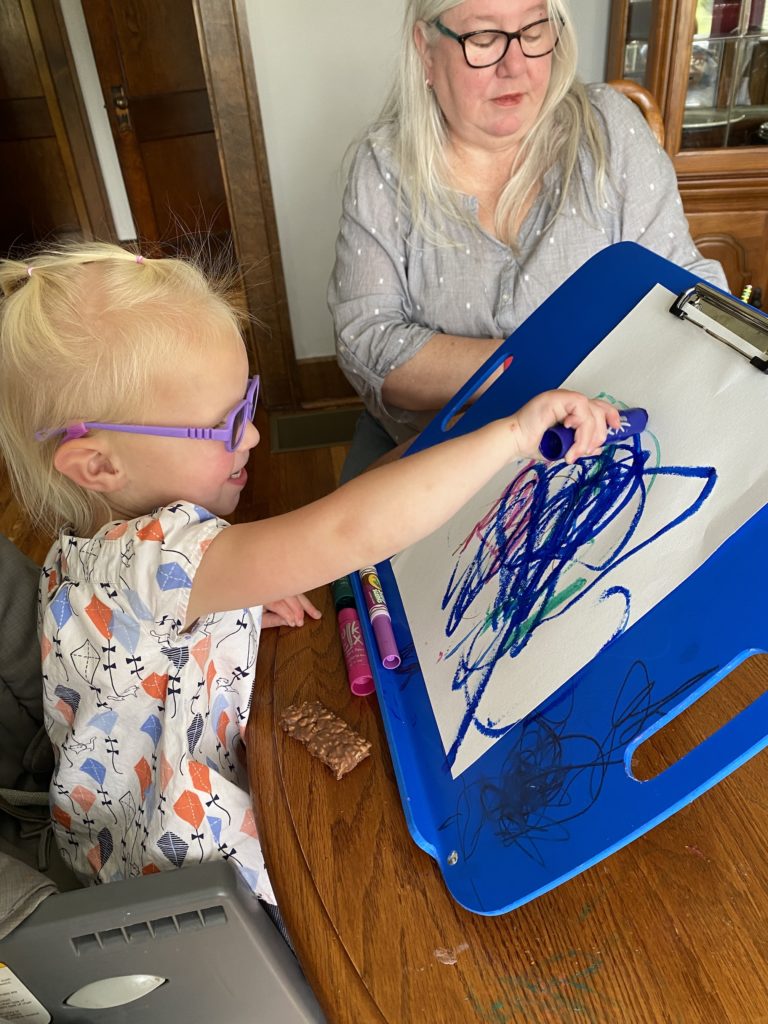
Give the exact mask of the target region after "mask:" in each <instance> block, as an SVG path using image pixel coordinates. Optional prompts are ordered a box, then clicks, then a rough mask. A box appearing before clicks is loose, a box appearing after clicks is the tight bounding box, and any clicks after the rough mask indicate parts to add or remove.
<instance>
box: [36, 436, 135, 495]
mask: <svg viewBox="0 0 768 1024" xmlns="http://www.w3.org/2000/svg"><path fill="white" fill-rule="evenodd" d="M53 465H54V466H55V468H56V469H57V470H58V471H59V473H61V474H62V476H66V477H68V478H69V479H70V480H71V481H72V482H73V483H76V484H77V485H78V487H83V488H84V489H85V490H86V491H98V492H99V493H101V494H110V493H111V492H112V491H116V490H119V488H120V487H122V486H123V484H124V483H125V480H124V474H123V471H122V469H121V467H120V463H119V461H118V460H116V459H115V458H114V457H113V456H111V455H110V454H109V452H105V451H102V450H101V449H100V448H98V447H96V446H94V445H92V444H88V443H87V442H85V441H81V440H79V439H78V440H72V441H67V442H66V443H65V444H63V445H61V446H60V447H59V448H57V449H56V453H55V455H54V456H53Z"/></svg>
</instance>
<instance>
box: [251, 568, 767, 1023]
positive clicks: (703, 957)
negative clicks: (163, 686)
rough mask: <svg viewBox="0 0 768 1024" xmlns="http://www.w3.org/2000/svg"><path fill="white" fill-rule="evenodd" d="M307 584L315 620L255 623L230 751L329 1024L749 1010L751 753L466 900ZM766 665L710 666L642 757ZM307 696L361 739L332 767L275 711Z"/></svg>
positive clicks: (694, 738) (753, 875)
mask: <svg viewBox="0 0 768 1024" xmlns="http://www.w3.org/2000/svg"><path fill="white" fill-rule="evenodd" d="M312 597H313V599H314V600H315V601H316V603H317V604H318V606H319V607H321V608H322V609H323V612H324V615H323V619H322V620H321V621H320V622H319V623H312V624H310V625H307V626H305V627H303V628H302V629H301V630H294V631H288V630H280V631H279V632H276V631H272V630H270V631H265V633H264V634H263V638H262V648H261V651H260V654H259V665H258V674H257V683H256V700H255V703H254V709H253V712H252V716H251V722H250V726H249V733H248V749H249V763H250V773H251V785H252V789H253V793H254V798H255V805H256V810H257V817H258V821H259V827H260V831H261V835H262V842H263V844H264V848H265V852H266V856H267V863H268V866H269V870H270V873H271V875H272V879H273V883H274V886H275V891H276V893H277V896H278V900H279V902H280V905H281V907H282V911H283V914H284V917H285V919H286V922H287V924H288V928H289V931H290V933H291V935H292V936H293V940H294V943H295V945H296V948H297V950H298V953H299V958H300V960H301V962H302V965H303V966H304V969H305V972H306V974H307V976H308V978H309V980H310V982H311V984H312V986H313V988H314V990H315V992H316V993H317V996H318V998H319V1000H320V1002H321V1004H322V1006H323V1008H324V1010H325V1012H326V1014H327V1016H328V1019H329V1021H331V1022H334V1024H335V1022H339V1024H342V1022H344V1024H347V1022H348V1024H364V1022H368V1021H371V1022H377V1021H387V1022H392V1024H407V1022H411V1021H413V1022H416V1021H425V1022H426V1021H430V1022H440V1024H453V1022H457V1024H459V1022H464V1021H487V1022H494V1024H504V1022H507V1021H529V1022H541V1024H544V1022H552V1021H584V1022H594V1024H603V1022H604V1024H618V1022H628V1024H660V1022H669V1024H715V1022H734V1024H746V1022H750V1024H757V1022H761V1021H768V972H766V954H767V953H768V932H766V928H765V918H766V905H767V901H768V868H767V867H766V857H765V852H764V837H765V835H766V834H768V798H766V795H765V788H764V778H765V766H766V762H765V757H764V755H758V756H757V757H756V758H754V759H753V760H752V761H751V762H749V763H748V764H747V765H745V766H744V767H743V768H741V769H739V770H738V771H737V772H736V773H734V774H733V775H731V776H730V777H729V778H727V779H725V780H724V781H723V782H721V783H720V784H718V785H717V786H716V787H715V788H714V789H712V790H710V791H709V792H708V793H706V794H704V796H702V797H700V798H699V799H698V800H697V801H696V802H694V803H693V804H691V805H689V806H688V807H686V808H685V809H683V810H682V811H680V812H678V813H677V814H676V815H675V816H673V817H672V818H671V819H668V821H666V822H665V823H663V824H662V825H660V826H658V827H657V828H656V829H654V830H653V831H651V832H649V833H647V834H646V835H645V836H643V837H641V838H640V839H638V840H636V841H635V842H634V843H632V844H630V845H629V846H627V847H625V848H624V849H623V850H620V851H619V852H618V853H616V854H614V855H613V856H611V857H609V858H607V859H606V860H604V861H602V862H600V863H599V864H597V865H595V866H594V867H592V868H590V869H589V870H587V871H585V872H584V873H583V874H581V875H579V876H577V877H576V878H574V879H572V880H571V881H569V882H567V883H565V884H564V885H562V886H560V887H559V888H557V889H555V890H554V891H552V892H549V893H547V894H545V895H543V896H541V897H539V898H538V899H537V900H534V901H533V902H531V903H529V904H527V905H525V906H524V907H521V908H519V909H518V910H515V911H512V912H510V913H508V914H505V915H501V916H497V917H482V916H479V915H475V914H472V913H469V912H468V911H465V910H463V909H462V908H461V907H460V906H458V904H456V903H455V902H454V901H453V899H452V898H451V897H450V896H449V894H448V892H447V890H446V888H445V886H444V885H443V882H442V878H441V876H440V873H439V871H438V869H437V866H436V865H435V863H434V862H433V860H432V859H431V858H430V857H429V856H428V855H427V854H426V853H424V852H423V851H422V850H420V849H419V848H418V847H417V846H416V845H415V844H414V842H413V841H412V840H411V838H410V835H409V833H408V830H407V827H406V824H405V819H404V815H403V811H402V807H401V804H400V799H399V796H398V791H397V786H396V782H395V778H394V772H393V768H392V763H391V759H390V756H389V752H388V748H387V742H386V737H385V734H384V729H383V725H382V721H381V717H380V714H379V711H378V706H377V701H376V699H375V697H372V698H356V697H353V696H352V695H351V693H350V692H349V689H348V686H347V682H346V676H345V671H344V665H343V660H342V654H341V647H340V643H339V640H338V635H337V632H336V626H335V614H334V609H333V604H332V601H331V597H330V591H329V590H328V589H327V588H324V589H323V590H320V591H317V592H315V593H314V594H313V595H312ZM765 681H766V662H765V660H764V659H763V660H758V659H755V660H754V661H753V662H751V663H747V664H745V665H744V666H742V667H741V668H740V669H738V670H737V671H736V672H735V673H734V674H733V675H732V676H731V677H730V679H729V680H723V681H722V682H721V683H720V684H719V685H718V686H717V687H716V689H715V691H714V692H713V694H711V695H710V697H709V698H707V701H706V704H707V708H706V713H705V714H702V713H698V714H697V715H693V714H692V713H689V712H686V715H685V716H681V717H680V719H679V720H678V723H677V728H676V729H674V730H673V729H672V727H669V728H668V730H665V732H664V734H663V735H661V736H660V739H659V741H658V742H657V743H656V745H655V746H656V749H654V750H650V751H644V752H643V753H644V755H645V756H644V761H645V764H644V768H645V771H646V773H647V774H654V772H655V771H658V770H661V769H663V767H664V764H665V763H670V762H671V761H672V760H674V758H675V756H681V754H682V753H684V752H685V750H686V749H689V748H690V747H691V746H693V745H694V744H695V743H696V742H698V741H699V740H700V739H702V738H703V737H704V736H706V735H708V734H709V733H710V732H711V731H712V729H713V728H715V727H717V725H718V724H721V723H722V721H725V720H726V718H727V717H729V716H730V715H731V714H732V713H734V710H735V709H736V710H737V709H738V707H740V706H743V704H744V703H745V702H747V701H748V700H749V699H750V698H751V697H754V696H755V695H757V694H758V693H759V692H762V689H763V688H764V687H765ZM310 698H311V699H319V700H321V701H322V702H323V703H324V704H326V705H327V706H328V707H329V708H331V709H332V710H333V711H334V712H336V713H337V714H339V715H340V716H341V717H342V718H344V719H345V721H347V722H348V723H349V724H350V725H351V726H353V727H354V728H355V729H357V730H358V731H359V732H360V733H362V734H363V735H364V736H365V737H366V738H367V739H369V740H370V741H371V743H372V744H373V747H372V751H371V756H370V757H369V758H367V759H366V760H365V761H363V762H362V763H361V764H360V765H359V766H358V767H357V768H356V769H355V770H354V771H353V772H351V773H350V774H349V775H348V776H346V777H345V778H344V779H342V780H341V781H340V782H337V781H336V780H335V778H334V777H333V775H332V774H331V772H330V771H329V770H328V769H327V768H326V767H325V766H324V765H323V764H321V763H320V762H319V761H317V760H316V759H314V758H312V757H311V756H310V755H309V754H308V753H307V751H306V749H305V748H304V747H303V746H302V745H301V744H299V743H297V742H296V741H295V740H292V739H291V738H290V737H288V736H286V735H285V734H284V733H283V732H282V730H281V729H280V727H279V725H278V721H277V720H278V717H279V713H280V711H281V710H282V709H283V708H284V707H285V706H287V705H289V704H292V703H294V702H296V701H301V700H305V699H310ZM700 703H701V704H704V703H705V701H701V702H700Z"/></svg>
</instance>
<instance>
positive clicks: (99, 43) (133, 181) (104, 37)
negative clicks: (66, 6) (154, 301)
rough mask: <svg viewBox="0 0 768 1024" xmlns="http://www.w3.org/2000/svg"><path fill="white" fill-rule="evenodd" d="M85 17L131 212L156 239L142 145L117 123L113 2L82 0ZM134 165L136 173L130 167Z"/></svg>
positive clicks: (119, 69) (118, 74) (118, 72)
mask: <svg viewBox="0 0 768 1024" xmlns="http://www.w3.org/2000/svg"><path fill="white" fill-rule="evenodd" d="M82 4H83V16H84V17H85V23H86V25H87V27H88V35H89V36H90V40H91V47H92V48H93V55H94V58H95V61H96V67H97V69H98V72H99V81H100V83H101V92H102V96H103V99H104V106H105V107H106V111H107V116H108V118H109V125H110V128H111V129H112V137H113V139H114V140H115V148H116V149H117V154H118V160H119V162H120V166H121V167H122V168H123V181H124V183H125V191H126V193H127V195H128V202H129V205H130V207H131V214H132V215H133V221H134V224H135V225H136V228H137V231H138V232H139V235H140V236H141V238H142V239H152V240H155V239H157V238H158V236H159V234H160V229H159V226H158V223H157V218H156V216H155V207H154V203H153V202H152V196H151V195H150V193H149V189H148V188H147V184H146V181H147V175H146V170H145V168H144V158H143V157H142V155H141V146H140V145H139V140H138V139H137V137H136V133H135V132H134V131H133V130H132V128H131V125H130V120H128V121H126V122H123V123H120V124H118V121H117V119H116V116H115V105H114V102H113V97H112V93H111V89H112V88H113V87H118V86H121V85H124V80H125V76H124V74H123V66H122V62H121V59H120V54H119V52H118V49H117V47H116V45H115V38H116V31H115V28H114V24H113V20H112V8H111V5H110V4H109V3H107V2H105V0H82ZM132 168H135V169H136V170H135V173H131V169H132Z"/></svg>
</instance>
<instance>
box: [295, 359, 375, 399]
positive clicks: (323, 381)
mask: <svg viewBox="0 0 768 1024" xmlns="http://www.w3.org/2000/svg"><path fill="white" fill-rule="evenodd" d="M296 368H297V372H298V382H299V395H300V396H301V407H302V408H303V409H312V408H321V407H322V406H326V405H327V406H339V405H360V407H361V408H362V402H361V401H360V398H359V396H358V395H357V393H356V392H355V390H354V388H353V387H352V385H351V384H350V383H349V381H348V380H347V378H346V377H345V376H344V374H343V373H342V372H341V370H340V369H339V364H338V363H337V362H336V358H335V357H334V356H317V357H313V358H311V359H299V360H298V362H297V364H296Z"/></svg>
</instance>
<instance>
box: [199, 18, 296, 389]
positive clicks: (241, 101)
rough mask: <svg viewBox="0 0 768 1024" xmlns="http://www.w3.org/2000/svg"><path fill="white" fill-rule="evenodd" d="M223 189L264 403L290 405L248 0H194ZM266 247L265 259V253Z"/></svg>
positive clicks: (289, 343)
mask: <svg viewBox="0 0 768 1024" xmlns="http://www.w3.org/2000/svg"><path fill="white" fill-rule="evenodd" d="M194 9H195V19H196V21H197V27H198V37H199V39H200V52H201V55H202V59H203V68H204V70H205V78H206V83H207V86H208V96H209V99H210V104H211V113H212V115H213V123H214V125H215V127H216V137H217V140H218V143H219V158H220V161H221V171H222V176H223V178H224V188H225V190H226V194H227V203H228V206H229V215H230V221H231V224H232V239H233V242H234V246H235V253H236V255H237V259H238V263H239V265H240V267H241V268H243V269H242V274H243V284H244V288H245V295H246V301H247V304H248V309H249V312H250V313H251V315H252V316H253V317H255V318H256V320H257V321H258V322H257V323H254V324H252V325H251V331H250V333H251V340H252V355H253V358H254V362H255V363H256V365H257V368H258V370H259V372H260V373H261V375H262V381H263V386H262V391H263V394H264V403H265V405H266V407H267V408H268V409H279V408H295V407H296V406H297V400H298V386H297V369H296V356H295V354H294V349H293V338H292V334H291V325H290V320H289V315H288V298H287V295H286V290H285V280H284V277H283V268H282V262H281V258H280V244H279V241H278V234H277V221H276V218H275V211H274V203H273V199H272V187H271V184H270V179H269V168H268V166H267V158H266V147H265V141H264V131H263V128H262V122H261V112H260V110H259V99H258V90H257V87H256V73H255V69H254V66H253V51H252V48H251V41H250V35H249V32H248V19H247V10H246V2H245V0H218V2H217V3H215V4H212V3H207V2H206V0H194ZM264 253H268V254H269V256H268V259H267V260H265V259H264Z"/></svg>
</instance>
